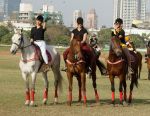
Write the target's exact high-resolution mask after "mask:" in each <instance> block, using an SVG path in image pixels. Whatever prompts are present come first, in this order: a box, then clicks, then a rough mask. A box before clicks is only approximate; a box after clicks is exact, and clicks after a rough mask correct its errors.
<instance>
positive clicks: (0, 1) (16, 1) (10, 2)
mask: <svg viewBox="0 0 150 116" xmlns="http://www.w3.org/2000/svg"><path fill="white" fill-rule="evenodd" d="M20 2H21V0H0V19H1V20H3V19H9V17H10V16H11V15H12V13H13V12H19V6H20Z"/></svg>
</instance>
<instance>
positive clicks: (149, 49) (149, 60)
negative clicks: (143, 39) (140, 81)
mask: <svg viewBox="0 0 150 116" xmlns="http://www.w3.org/2000/svg"><path fill="white" fill-rule="evenodd" d="M146 56H147V59H146V60H147V61H146V62H147V68H148V80H150V46H149V45H148V46H147V54H146Z"/></svg>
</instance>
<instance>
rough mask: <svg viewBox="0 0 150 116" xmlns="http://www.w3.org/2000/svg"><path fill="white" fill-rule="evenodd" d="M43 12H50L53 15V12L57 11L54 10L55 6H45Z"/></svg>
mask: <svg viewBox="0 0 150 116" xmlns="http://www.w3.org/2000/svg"><path fill="white" fill-rule="evenodd" d="M42 11H43V12H50V13H53V12H54V11H55V8H54V6H53V5H47V4H44V5H43V9H42Z"/></svg>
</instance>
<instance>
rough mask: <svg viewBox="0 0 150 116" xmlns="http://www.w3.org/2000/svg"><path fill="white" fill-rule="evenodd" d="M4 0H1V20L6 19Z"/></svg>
mask: <svg viewBox="0 0 150 116" xmlns="http://www.w3.org/2000/svg"><path fill="white" fill-rule="evenodd" d="M4 7H5V5H4V0H0V21H2V20H3V19H4Z"/></svg>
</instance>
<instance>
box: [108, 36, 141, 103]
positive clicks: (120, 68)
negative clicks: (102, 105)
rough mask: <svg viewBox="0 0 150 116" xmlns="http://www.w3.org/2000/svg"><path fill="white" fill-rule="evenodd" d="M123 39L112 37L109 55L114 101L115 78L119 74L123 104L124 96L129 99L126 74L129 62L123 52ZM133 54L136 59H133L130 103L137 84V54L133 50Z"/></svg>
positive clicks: (113, 101)
mask: <svg viewBox="0 0 150 116" xmlns="http://www.w3.org/2000/svg"><path fill="white" fill-rule="evenodd" d="M120 43H121V41H120V39H118V38H116V37H113V38H112V39H111V47H110V51H109V57H108V62H107V69H108V74H109V79H110V82H111V91H112V103H113V104H115V87H114V78H115V76H118V77H119V79H120V83H119V92H120V103H121V104H123V97H124V101H126V99H127V95H126V86H127V85H126V76H127V71H128V70H127V62H126V58H125V55H124V54H123V51H122V47H121V45H120ZM132 55H133V57H134V61H132V69H133V70H134V73H133V74H132V76H131V84H130V95H129V101H128V102H129V103H131V101H132V91H133V86H134V84H135V85H136V86H137V85H138V81H137V76H138V73H137V67H138V66H137V65H138V64H137V58H136V57H137V56H136V55H135V54H134V52H132ZM122 86H123V88H124V96H123V93H122V92H123V88H122Z"/></svg>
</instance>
